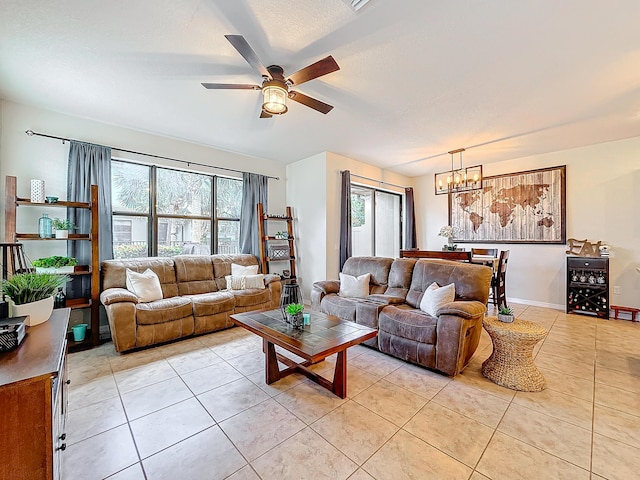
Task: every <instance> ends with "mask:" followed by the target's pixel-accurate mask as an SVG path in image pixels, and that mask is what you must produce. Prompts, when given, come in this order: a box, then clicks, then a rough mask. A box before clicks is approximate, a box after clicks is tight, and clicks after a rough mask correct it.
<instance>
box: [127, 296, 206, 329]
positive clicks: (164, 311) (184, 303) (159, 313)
mask: <svg viewBox="0 0 640 480" xmlns="http://www.w3.org/2000/svg"><path fill="white" fill-rule="evenodd" d="M192 314H193V307H192V306H191V299H189V298H187V297H173V298H163V299H162V300H156V301H155V302H149V303H138V304H136V322H137V323H138V324H140V325H154V324H156V323H163V322H169V321H172V320H178V319H180V318H184V317H189V316H191V315H192Z"/></svg>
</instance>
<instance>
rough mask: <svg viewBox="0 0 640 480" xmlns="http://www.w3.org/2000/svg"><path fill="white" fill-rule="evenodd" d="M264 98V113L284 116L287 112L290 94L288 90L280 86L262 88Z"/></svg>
mask: <svg viewBox="0 0 640 480" xmlns="http://www.w3.org/2000/svg"><path fill="white" fill-rule="evenodd" d="M262 96H263V98H264V102H263V104H262V110H263V111H264V112H266V113H269V114H271V115H282V114H283V113H286V112H287V110H288V108H287V96H288V92H287V90H286V89H284V88H282V87H281V86H279V85H266V86H264V87H263V88H262Z"/></svg>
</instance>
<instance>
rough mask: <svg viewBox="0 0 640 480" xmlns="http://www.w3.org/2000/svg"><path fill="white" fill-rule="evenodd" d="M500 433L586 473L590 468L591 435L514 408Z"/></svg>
mask: <svg viewBox="0 0 640 480" xmlns="http://www.w3.org/2000/svg"><path fill="white" fill-rule="evenodd" d="M498 431H500V432H502V433H506V434H507V435H509V436H511V437H513V438H516V439H518V440H520V441H521V442H524V443H527V444H529V445H532V446H534V447H537V448H539V449H541V450H544V451H545V452H547V453H550V454H552V455H555V456H557V457H560V458H562V459H563V460H566V461H568V462H571V463H573V464H574V465H578V466H579V467H582V468H584V469H587V470H588V469H589V468H590V461H591V431H590V430H585V429H583V428H580V427H577V426H575V425H572V424H571V423H567V422H563V421H560V420H558V419H556V418H553V417H550V416H548V415H545V414H543V413H538V412H535V411H533V410H530V409H528V408H525V407H521V406H520V405H515V404H512V405H510V406H509V408H508V409H507V413H505V415H504V418H503V419H502V421H501V422H500V425H498Z"/></svg>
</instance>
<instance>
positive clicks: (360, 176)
mask: <svg viewBox="0 0 640 480" xmlns="http://www.w3.org/2000/svg"><path fill="white" fill-rule="evenodd" d="M347 171H348V170H340V173H343V172H347ZM350 175H351V176H352V177H358V178H362V179H363V180H369V181H370V182H376V183H380V184H385V185H391V186H392V187H396V188H404V189H406V188H409V187H405V186H403V185H396V184H395V183H389V182H385V181H383V180H376V179H375V178H369V177H363V176H362V175H356V174H355V173H351V174H350Z"/></svg>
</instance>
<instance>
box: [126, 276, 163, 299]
mask: <svg viewBox="0 0 640 480" xmlns="http://www.w3.org/2000/svg"><path fill="white" fill-rule="evenodd" d="M126 275H127V290H129V291H130V292H131V293H133V294H134V295H135V296H136V297H138V300H139V301H141V302H143V303H147V302H153V301H154V300H161V299H162V287H161V286H160V279H159V278H158V275H156V274H155V273H154V272H153V270H151V269H150V268H147V269H146V270H145V271H144V273H138V272H134V271H133V270H130V269H128V268H127V271H126Z"/></svg>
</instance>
